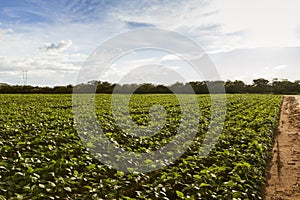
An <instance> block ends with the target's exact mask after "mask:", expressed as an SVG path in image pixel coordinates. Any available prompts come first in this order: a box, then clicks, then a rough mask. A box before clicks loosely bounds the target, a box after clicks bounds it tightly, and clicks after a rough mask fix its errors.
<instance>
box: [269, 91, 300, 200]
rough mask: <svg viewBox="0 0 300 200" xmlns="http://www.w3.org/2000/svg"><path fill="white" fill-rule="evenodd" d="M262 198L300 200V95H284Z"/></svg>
mask: <svg viewBox="0 0 300 200" xmlns="http://www.w3.org/2000/svg"><path fill="white" fill-rule="evenodd" d="M265 199H266V200H287V199H292V200H300V96H285V97H284V100H283V105H282V109H281V115H280V122H279V127H278V135H277V137H276V139H275V145H274V147H273V158H272V161H271V164H270V167H269V177H268V182H267V187H266V198H265Z"/></svg>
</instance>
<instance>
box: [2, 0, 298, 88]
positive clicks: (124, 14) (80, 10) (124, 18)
mask: <svg viewBox="0 0 300 200" xmlns="http://www.w3.org/2000/svg"><path fill="white" fill-rule="evenodd" d="M299 4H300V3H299V1H297V0H287V1H279V0H273V1H271V0H264V1H259V0H251V1H250V0H245V1H239V0H226V1H224V0H211V1H205V0H187V1H180V0H141V1H137V0H135V1H133V0H128V1H120V0H119V1H116V0H113V1H109V0H52V1H47V0H10V1H4V0H3V1H0V82H5V83H9V84H22V83H23V80H22V70H24V69H26V70H28V83H29V84H32V85H50V86H54V85H66V84H73V83H75V80H76V76H77V74H78V71H79V69H80V68H81V66H82V64H83V62H84V61H85V60H86V59H87V58H88V56H89V54H90V53H91V52H93V50H95V48H96V47H97V46H99V45H100V44H101V43H102V42H103V41H106V40H108V39H109V38H111V37H114V36H117V35H118V34H120V33H124V32H126V31H128V30H134V29H136V28H147V27H158V28H162V29H167V30H172V31H177V32H179V33H181V34H183V35H185V36H187V37H189V38H191V39H192V40H194V41H195V42H197V43H198V44H199V45H200V46H201V47H202V48H203V49H204V50H205V51H206V52H207V53H208V55H209V56H210V58H211V59H212V61H213V62H214V64H215V66H216V68H217V69H218V71H219V74H220V77H221V78H222V79H223V80H227V79H231V80H235V79H241V80H243V81H246V82H250V81H251V80H252V79H254V78H259V77H264V78H267V79H272V78H288V79H290V80H297V79H300V77H299V74H300V68H299V58H298V57H299V54H300V21H299V19H300V13H299V12H298V8H299ZM166 58H168V59H166ZM148 64H149V65H153V64H160V65H161V64H163V65H166V66H169V67H171V68H172V69H179V73H183V71H187V70H185V69H186V67H187V66H186V64H184V62H181V61H178V58H175V57H173V59H172V56H169V55H166V54H165V52H156V53H154V52H151V51H144V52H139V53H138V54H133V55H128V57H127V58H125V57H124V58H121V59H120V60H118V61H116V63H113V65H112V66H111V71H109V72H108V74H107V75H106V76H105V78H106V79H107V80H108V81H114V82H117V81H119V79H118V78H120V77H122V76H125V75H126V73H128V72H129V71H130V70H132V68H133V67H134V66H138V65H148ZM126 70H127V71H126ZM185 76H186V80H194V79H195V77H193V74H192V73H190V74H188V73H186V74H185ZM174 81H176V80H174Z"/></svg>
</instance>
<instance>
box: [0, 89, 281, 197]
mask: <svg viewBox="0 0 300 200" xmlns="http://www.w3.org/2000/svg"><path fill="white" fill-rule="evenodd" d="M120 97H121V98H122V95H120ZM182 97H183V98H184V99H186V102H187V104H188V101H189V99H190V98H189V95H182ZM110 98H111V95H104V94H97V95H96V100H95V102H96V105H95V108H96V114H97V118H98V121H99V123H100V124H101V128H102V130H103V131H104V132H105V135H106V136H107V138H109V139H110V140H111V141H112V142H114V143H115V144H116V145H119V146H120V147H122V148H123V149H125V150H126V151H133V152H146V151H154V150H157V149H159V148H161V147H162V146H164V145H166V144H168V143H169V142H170V141H171V140H172V139H173V138H174V136H175V135H176V133H177V128H178V126H179V124H180V123H181V122H182V121H181V117H182V112H181V110H180V105H179V102H178V100H177V99H176V98H175V96H174V95H171V94H168V95H167V94H166V95H163V94H159V95H133V96H132V97H131V103H130V116H131V118H132V119H133V120H134V121H135V123H136V124H138V125H144V126H146V125H148V124H149V122H150V117H149V108H150V107H151V105H153V104H160V105H162V106H163V107H164V108H165V110H166V114H165V115H166V120H165V122H166V123H165V125H164V126H163V128H162V129H161V130H160V131H159V132H158V133H157V134H156V135H154V136H153V137H132V136H130V135H128V133H126V132H130V131H133V130H131V129H130V128H129V129H128V130H126V132H125V131H123V130H122V129H121V128H120V127H118V126H117V124H116V121H115V119H114V116H113V114H112V111H111V103H110V102H111V101H110V100H111V99H110ZM121 98H120V99H121ZM197 100H198V101H199V109H200V112H201V115H200V117H199V125H198V129H197V133H196V136H195V138H194V140H193V143H192V145H191V146H189V147H188V149H187V151H186V152H184V154H183V155H182V156H181V157H180V158H179V159H177V160H176V161H174V162H173V163H172V164H170V165H168V166H166V167H164V168H162V169H159V170H155V171H152V172H149V173H137V172H134V171H130V170H129V172H127V173H125V172H122V171H118V170H116V169H114V168H112V167H110V166H107V165H104V164H103V163H101V161H99V160H97V159H96V158H95V157H94V156H93V155H92V154H90V153H89V151H88V149H87V148H92V147H93V146H94V145H95V144H94V143H93V142H92V143H89V145H88V146H87V148H86V147H85V145H83V143H82V141H81V139H80V137H79V135H78V132H77V130H76V127H75V124H74V117H73V112H72V96H71V95H0V104H1V110H0V120H1V123H0V131H1V132H0V199H58V198H60V199H87V198H91V199H262V197H263V190H264V187H265V182H266V177H267V176H266V173H267V166H268V162H269V159H270V155H271V150H272V147H273V141H274V136H275V135H274V133H275V129H276V127H277V125H278V120H279V113H280V108H281V102H282V96H279V95H262V94H261V95H257V94H251V95H250V94H243V95H227V102H226V120H225V124H224V129H223V131H222V134H221V135H220V136H219V138H218V142H217V144H216V146H215V148H213V149H212V150H211V151H210V153H209V155H208V156H206V157H204V156H201V154H199V152H200V151H201V144H202V142H203V140H204V136H205V133H206V131H207V130H208V127H209V122H210V116H211V109H210V108H211V102H210V97H209V96H208V95H197ZM191 113H192V112H191ZM187 131H188V130H187ZM191 131H192V130H191ZM149 162H152V161H151V160H149Z"/></svg>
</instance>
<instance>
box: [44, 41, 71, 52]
mask: <svg viewBox="0 0 300 200" xmlns="http://www.w3.org/2000/svg"><path fill="white" fill-rule="evenodd" d="M71 45H72V40H66V41H65V40H62V41H60V42H59V43H46V44H45V45H44V46H43V47H41V48H40V49H43V50H45V51H64V50H66V49H68V48H69V47H70V46H71Z"/></svg>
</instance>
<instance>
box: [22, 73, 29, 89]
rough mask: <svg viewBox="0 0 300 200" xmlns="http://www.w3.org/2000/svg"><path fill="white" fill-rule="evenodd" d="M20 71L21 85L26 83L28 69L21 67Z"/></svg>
mask: <svg viewBox="0 0 300 200" xmlns="http://www.w3.org/2000/svg"><path fill="white" fill-rule="evenodd" d="M22 73H23V85H24V86H25V85H27V73H28V70H27V69H22Z"/></svg>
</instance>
